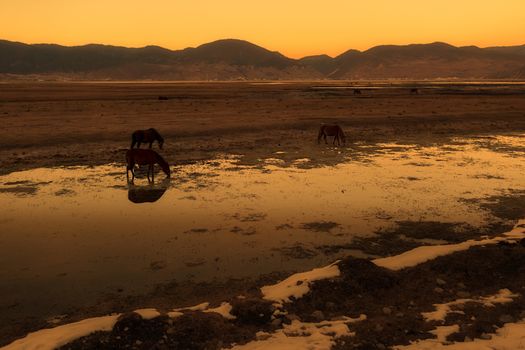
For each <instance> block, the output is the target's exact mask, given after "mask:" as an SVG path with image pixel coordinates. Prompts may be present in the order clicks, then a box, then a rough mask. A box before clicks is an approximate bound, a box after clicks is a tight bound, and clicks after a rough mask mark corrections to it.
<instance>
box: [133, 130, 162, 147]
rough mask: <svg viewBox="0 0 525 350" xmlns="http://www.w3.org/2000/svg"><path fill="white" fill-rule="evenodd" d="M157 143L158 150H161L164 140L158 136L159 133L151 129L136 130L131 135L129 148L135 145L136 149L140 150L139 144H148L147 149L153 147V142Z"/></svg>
mask: <svg viewBox="0 0 525 350" xmlns="http://www.w3.org/2000/svg"><path fill="white" fill-rule="evenodd" d="M155 141H157V142H158V144H159V148H160V149H162V145H163V144H164V138H162V136H160V134H159V132H158V131H157V130H155V129H153V128H150V129H147V130H136V131H134V132H133V134H131V147H130V148H133V147H135V145H137V148H140V144H141V143H149V148H151V146H152V145H153V142H155Z"/></svg>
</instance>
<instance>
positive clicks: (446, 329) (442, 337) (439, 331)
mask: <svg viewBox="0 0 525 350" xmlns="http://www.w3.org/2000/svg"><path fill="white" fill-rule="evenodd" d="M457 332H459V325H457V324H455V325H452V326H439V327H436V329H434V330H433V331H430V333H432V334H434V335H435V336H436V341H438V342H440V343H444V342H446V341H447V337H448V336H449V335H451V334H454V333H457Z"/></svg>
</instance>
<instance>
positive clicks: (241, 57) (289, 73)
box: [0, 39, 525, 80]
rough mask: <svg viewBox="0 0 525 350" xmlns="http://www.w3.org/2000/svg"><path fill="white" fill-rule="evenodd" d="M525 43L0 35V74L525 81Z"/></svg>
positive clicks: (187, 78)
mask: <svg viewBox="0 0 525 350" xmlns="http://www.w3.org/2000/svg"><path fill="white" fill-rule="evenodd" d="M524 72H525V45H522V46H511V47H489V48H483V49H482V48H478V47H475V46H465V47H455V46H452V45H449V44H446V43H432V44H414V45H404V46H397V45H382V46H376V47H373V48H371V49H369V50H366V51H363V52H361V51H357V50H348V51H346V52H344V53H343V54H341V55H339V56H337V57H335V58H332V57H329V56H327V55H318V56H309V57H305V58H302V59H299V60H295V59H291V58H288V57H285V56H283V55H282V54H280V53H279V52H273V51H269V50H267V49H265V48H262V47H260V46H257V45H254V44H252V43H249V42H247V41H243V40H235V39H227V40H218V41H215V42H212V43H208V44H204V45H201V46H199V47H196V48H187V49H184V50H175V51H173V50H168V49H164V48H161V47H158V46H147V47H143V48H126V47H118V46H107V45H95V44H91V45H84V46H74V47H66V46H60V45H53V44H34V45H28V44H23V43H18V42H10V41H5V40H0V74H3V75H4V77H5V76H6V74H14V75H29V74H30V75H48V76H54V77H60V78H70V79H130V80H133V79H160V80H165V79H169V80H242V79H271V80H276V79H277V80H278V79H323V78H326V79H385V78H406V79H425V78H464V79H484V78H486V79H523V78H524V75H525V73H524Z"/></svg>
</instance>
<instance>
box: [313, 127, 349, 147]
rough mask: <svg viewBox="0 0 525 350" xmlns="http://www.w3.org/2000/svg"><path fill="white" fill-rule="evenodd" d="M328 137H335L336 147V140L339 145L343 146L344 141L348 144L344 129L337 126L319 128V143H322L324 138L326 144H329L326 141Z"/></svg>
mask: <svg viewBox="0 0 525 350" xmlns="http://www.w3.org/2000/svg"><path fill="white" fill-rule="evenodd" d="M326 136H333V137H334V142H333V144H334V145H335V141H336V140H337V144H338V145H341V142H340V141H343V144H345V143H346V138H345V133H344V132H343V129H341V127H340V126H339V125H337V124H331V125H326V124H323V125H321V127H320V128H319V135H317V143H320V142H321V138H324V143H326V144H328V142H327V141H326Z"/></svg>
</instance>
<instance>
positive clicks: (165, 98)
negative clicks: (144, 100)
mask: <svg viewBox="0 0 525 350" xmlns="http://www.w3.org/2000/svg"><path fill="white" fill-rule="evenodd" d="M167 100H169V98H168V96H159V101H167Z"/></svg>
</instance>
